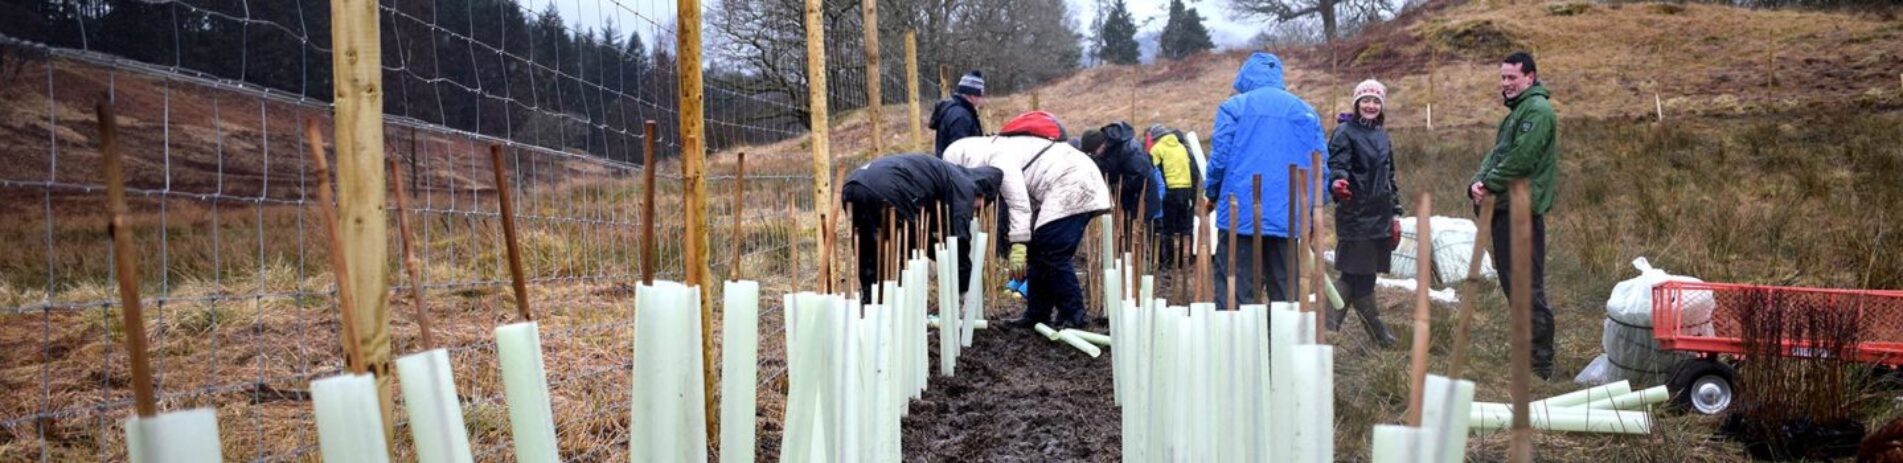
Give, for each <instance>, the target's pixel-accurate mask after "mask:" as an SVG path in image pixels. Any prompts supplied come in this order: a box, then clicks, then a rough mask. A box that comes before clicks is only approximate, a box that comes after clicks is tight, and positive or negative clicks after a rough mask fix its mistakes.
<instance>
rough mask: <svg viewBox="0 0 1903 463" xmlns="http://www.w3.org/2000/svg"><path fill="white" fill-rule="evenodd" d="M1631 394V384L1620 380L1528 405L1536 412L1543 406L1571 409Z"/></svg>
mask: <svg viewBox="0 0 1903 463" xmlns="http://www.w3.org/2000/svg"><path fill="white" fill-rule="evenodd" d="M1629 392H1632V385H1631V383H1627V382H1626V381H1625V380H1619V382H1616V383H1612V384H1607V385H1603V386H1594V387H1589V388H1585V389H1580V390H1577V391H1573V392H1568V393H1565V394H1560V395H1556V396H1552V397H1549V398H1546V399H1545V400H1535V401H1533V402H1532V403H1529V404H1527V406H1529V407H1532V409H1535V410H1537V409H1539V407H1542V406H1544V407H1571V406H1575V405H1585V404H1586V403H1587V402H1591V401H1593V399H1600V398H1607V397H1613V396H1620V395H1625V394H1626V393H1629Z"/></svg>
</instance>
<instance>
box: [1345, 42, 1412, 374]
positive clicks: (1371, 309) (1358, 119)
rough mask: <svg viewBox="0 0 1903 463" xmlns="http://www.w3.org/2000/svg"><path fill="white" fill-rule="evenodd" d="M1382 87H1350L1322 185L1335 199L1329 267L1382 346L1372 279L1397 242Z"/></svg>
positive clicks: (1388, 342)
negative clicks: (1350, 103) (1348, 106)
mask: <svg viewBox="0 0 1903 463" xmlns="http://www.w3.org/2000/svg"><path fill="white" fill-rule="evenodd" d="M1387 99H1388V88H1387V86H1385V85H1381V82H1378V81H1375V80H1373V79H1369V80H1366V81H1362V82H1361V84H1360V85H1356V86H1355V93H1354V111H1353V112H1352V113H1349V114H1343V115H1342V118H1343V120H1342V122H1341V124H1340V125H1337V126H1335V133H1333V134H1331V135H1330V136H1329V137H1328V184H1329V188H1328V189H1329V192H1330V193H1331V194H1333V196H1334V199H1335V205H1336V206H1335V242H1336V243H1335V268H1336V269H1338V270H1340V271H1341V283H1340V284H1341V287H1340V288H1338V289H1339V291H1340V292H1341V294H1342V297H1343V299H1347V300H1348V305H1349V306H1350V307H1352V308H1353V309H1354V311H1355V312H1356V313H1358V314H1360V316H1361V324H1362V328H1364V329H1366V330H1367V332H1368V337H1369V338H1371V339H1373V340H1374V342H1375V343H1376V344H1379V345H1381V346H1382V347H1389V346H1392V345H1394V343H1395V341H1396V339H1395V337H1394V334H1393V333H1390V332H1388V327H1387V325H1384V324H1382V323H1381V312H1380V310H1381V308H1380V306H1379V305H1377V304H1375V300H1374V279H1375V275H1377V274H1381V273H1386V272H1387V271H1388V270H1389V268H1388V267H1389V262H1390V259H1389V256H1388V254H1389V253H1391V252H1393V251H1394V245H1395V244H1396V243H1398V242H1399V240H1398V238H1399V237H1400V231H1401V228H1400V221H1399V219H1398V217H1400V215H1401V194H1400V191H1401V188H1400V186H1399V185H1397V184H1396V183H1395V180H1394V146H1393V144H1392V143H1389V140H1388V131H1387V129H1386V128H1384V127H1382V123H1383V122H1385V121H1386V120H1387V116H1386V115H1385V114H1384V112H1383V111H1382V109H1383V108H1382V106H1383V105H1384V104H1386V103H1387ZM1347 315H1348V311H1347V310H1345V309H1344V310H1333V311H1330V312H1329V313H1328V328H1329V329H1333V330H1339V329H1341V323H1342V321H1344V319H1345V318H1347Z"/></svg>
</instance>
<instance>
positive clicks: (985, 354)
mask: <svg viewBox="0 0 1903 463" xmlns="http://www.w3.org/2000/svg"><path fill="white" fill-rule="evenodd" d="M1003 321H1004V320H1002V319H999V320H993V321H992V323H993V325H992V326H993V327H994V328H992V329H989V330H984V331H980V332H978V335H977V336H974V337H973V340H972V345H971V347H969V348H966V349H965V350H964V352H963V353H961V354H960V356H959V360H960V361H959V362H958V375H957V376H954V377H950V378H943V377H938V376H933V377H932V379H931V386H930V387H928V388H926V390H925V395H924V398H923V399H921V400H916V401H913V402H912V408H911V415H909V416H907V417H905V421H904V445H905V459H906V461H921V462H941V461H944V462H953V461H956V462H967V461H968V462H1018V461H1035V462H1072V461H1105V462H1108V461H1120V460H1121V458H1120V457H1119V455H1118V454H1119V451H1118V447H1119V444H1118V441H1119V439H1120V434H1119V431H1118V423H1119V421H1120V415H1119V413H1118V411H1117V406H1116V402H1115V399H1114V398H1113V397H1112V396H1111V394H1112V393H1113V389H1112V386H1111V380H1112V379H1111V368H1110V352H1109V349H1104V351H1105V353H1104V355H1103V356H1102V357H1098V358H1094V359H1093V358H1090V356H1088V355H1085V354H1084V353H1082V352H1079V351H1077V350H1076V349H1073V348H1071V347H1069V346H1066V345H1063V344H1058V343H1053V342H1051V341H1049V340H1046V339H1044V337H1043V336H1039V335H1037V334H1036V333H1034V332H1032V331H1030V330H1013V329H1009V328H1003V323H1002V322H1003ZM1090 330H1091V331H1095V332H1099V333H1103V332H1107V331H1108V330H1107V329H1106V328H1105V327H1103V326H1101V325H1095V326H1092V327H1091V329H1090ZM933 357H936V352H934V354H933ZM932 364H933V365H937V364H938V360H937V359H936V358H933V359H932Z"/></svg>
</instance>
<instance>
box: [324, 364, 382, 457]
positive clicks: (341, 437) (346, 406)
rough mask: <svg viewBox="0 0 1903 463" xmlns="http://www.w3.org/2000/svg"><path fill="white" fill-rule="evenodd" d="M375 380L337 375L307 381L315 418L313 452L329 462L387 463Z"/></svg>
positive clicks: (367, 376)
mask: <svg viewBox="0 0 1903 463" xmlns="http://www.w3.org/2000/svg"><path fill="white" fill-rule="evenodd" d="M380 401H381V399H379V398H377V379H376V377H374V376H371V375H369V374H361V375H353V374H341V375H336V376H331V377H327V378H322V379H318V380H316V381H311V407H312V408H314V409H316V412H317V413H316V415H317V417H316V418H317V449H318V452H319V454H321V455H323V457H324V461H329V462H368V463H377V462H388V461H390V451H389V449H388V447H386V446H385V442H384V440H383V411H382V410H381V409H380V408H378V407H379V405H378V403H379V402H380Z"/></svg>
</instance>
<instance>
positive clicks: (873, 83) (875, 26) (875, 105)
mask: <svg viewBox="0 0 1903 463" xmlns="http://www.w3.org/2000/svg"><path fill="white" fill-rule="evenodd" d="M859 10H860V12H861V13H863V14H862V15H861V16H863V17H864V19H863V20H861V24H862V26H863V27H862V28H863V29H865V33H866V39H865V44H864V45H865V47H864V48H865V49H866V117H867V118H869V119H871V120H872V135H871V138H872V155H873V156H879V155H881V154H884V153H885V150H884V147H883V146H881V143H882V142H883V141H884V140H881V139H880V138H881V137H883V136H884V135H885V131H884V130H881V129H880V127H883V126H884V125H885V118H884V117H880V116H879V111H880V110H881V109H884V108H885V99H884V98H880V95H879V91H880V90H881V89H880V88H879V86H880V85H881V84H883V83H884V82H885V81H883V80H879V0H860V2H859ZM853 278H854V279H855V280H857V279H858V277H856V276H855V277H853Z"/></svg>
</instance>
